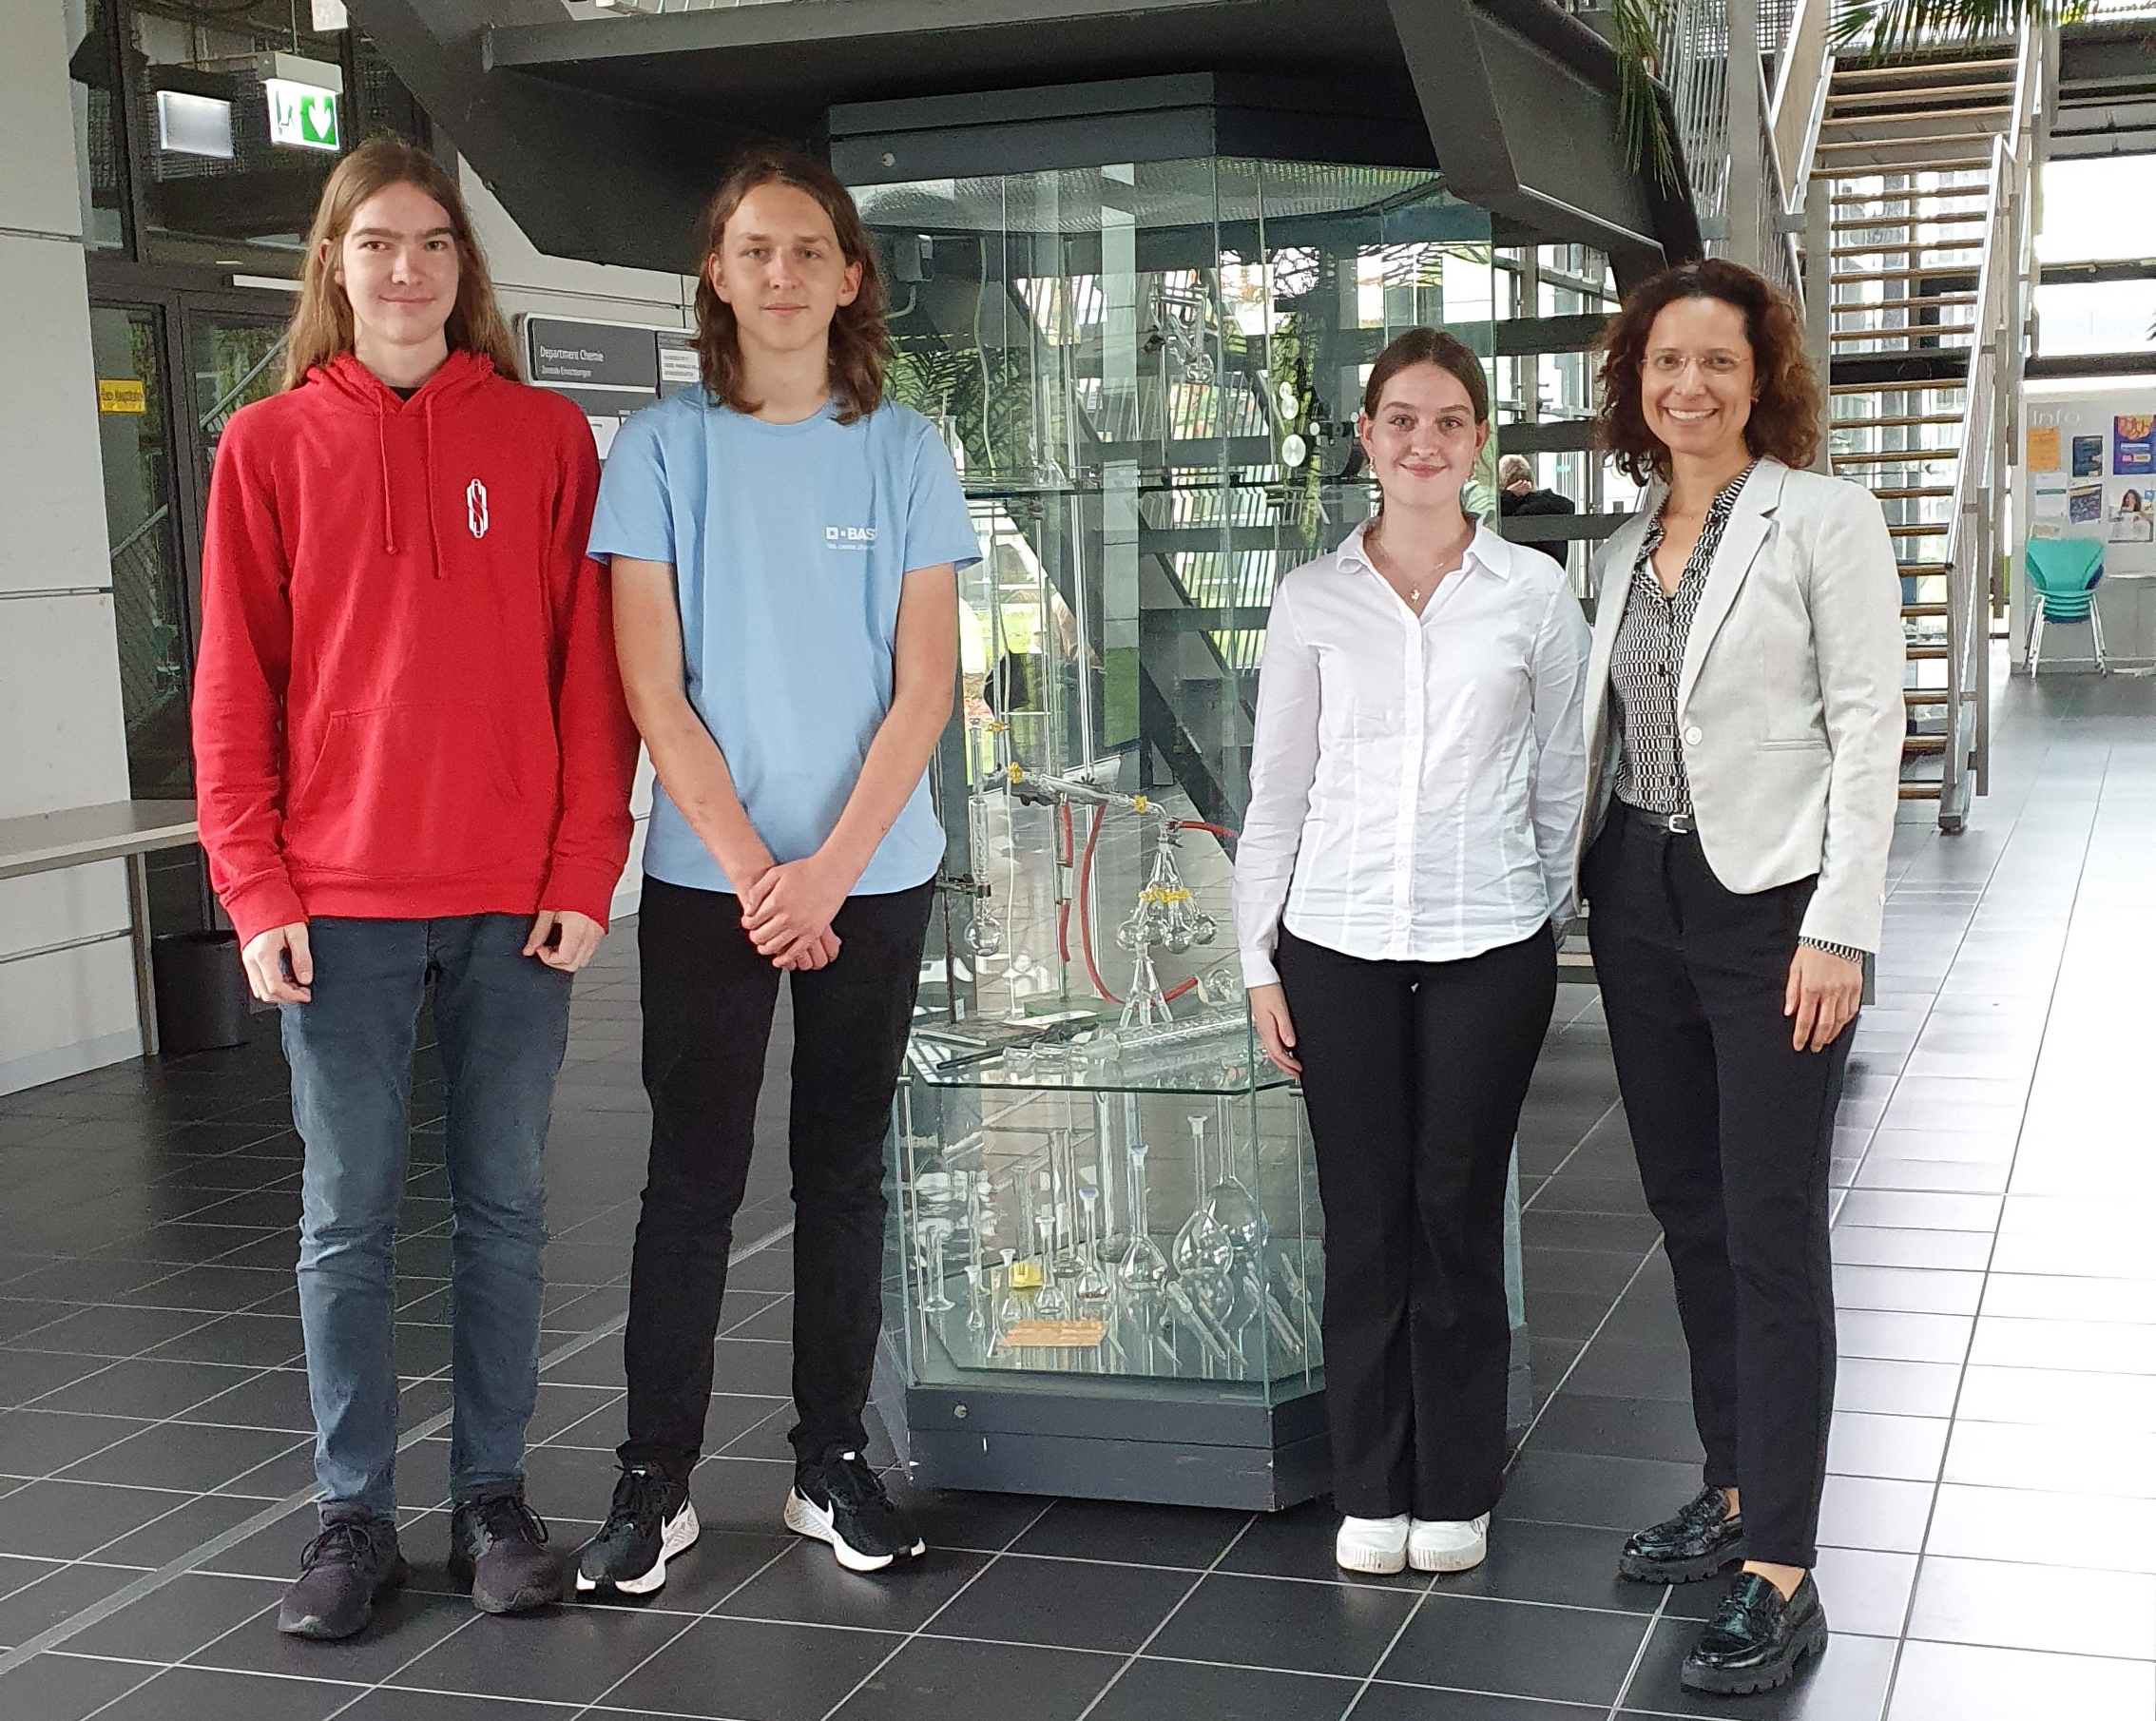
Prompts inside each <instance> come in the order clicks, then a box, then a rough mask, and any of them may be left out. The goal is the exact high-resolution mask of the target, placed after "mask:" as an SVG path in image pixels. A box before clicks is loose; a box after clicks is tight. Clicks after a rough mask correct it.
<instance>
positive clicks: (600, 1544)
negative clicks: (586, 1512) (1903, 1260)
mask: <svg viewBox="0 0 2156 1721" xmlns="http://www.w3.org/2000/svg"><path fill="white" fill-rule="evenodd" d="M699 1534H700V1526H699V1525H698V1523H697V1521H696V1507H695V1505H694V1503H693V1502H691V1500H690V1499H689V1492H688V1486H687V1484H686V1483H683V1482H675V1481H668V1480H667V1479H666V1478H665V1477H664V1475H663V1474H661V1472H660V1471H659V1470H658V1469H656V1468H655V1467H653V1466H652V1465H649V1464H629V1465H626V1466H625V1467H624V1468H623V1470H622V1479H621V1480H620V1481H618V1482H616V1483H615V1484H614V1503H613V1506H612V1509H611V1510H609V1511H608V1512H607V1514H606V1522H605V1523H603V1524H601V1525H600V1526H599V1534H598V1535H596V1536H594V1537H592V1538H591V1539H590V1540H589V1541H588V1542H587V1543H585V1546H584V1552H583V1553H581V1554H580V1555H578V1556H577V1560H576V1588H577V1594H578V1595H589V1594H590V1593H591V1592H592V1591H593V1590H617V1591H619V1592H620V1593H621V1594H623V1595H651V1594H653V1593H654V1592H655V1591H658V1590H660V1589H662V1588H664V1585H665V1582H666V1562H667V1561H668V1560H669V1559H672V1558H673V1557H675V1556H677V1555H679V1554H684V1553H686V1552H687V1551H688V1550H689V1549H690V1548H691V1547H693V1546H695V1544H696V1538H697V1536H698V1535H699Z"/></svg>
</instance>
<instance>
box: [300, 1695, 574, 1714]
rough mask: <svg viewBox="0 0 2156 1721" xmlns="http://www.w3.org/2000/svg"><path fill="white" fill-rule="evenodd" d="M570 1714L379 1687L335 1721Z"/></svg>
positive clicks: (529, 1705) (554, 1708)
mask: <svg viewBox="0 0 2156 1721" xmlns="http://www.w3.org/2000/svg"><path fill="white" fill-rule="evenodd" d="M574 1712H575V1711H570V1710H565V1709H563V1708H561V1707H559V1706H558V1705H555V1704H550V1703H549V1704H539V1703H519V1702H516V1701H514V1700H512V1699H510V1698H508V1697H466V1696H459V1695H456V1694H454V1693H452V1692H408V1691H398V1690H396V1689H395V1688H393V1687H382V1688H379V1689H377V1690H375V1691H371V1692H367V1693H366V1694H365V1695H363V1696H361V1697H360V1698H359V1699H358V1701H357V1702H356V1703H354V1704H353V1705H352V1707H351V1708H350V1709H346V1710H339V1711H337V1721H563V1717H565V1716H567V1715H569V1714H572V1713H574Z"/></svg>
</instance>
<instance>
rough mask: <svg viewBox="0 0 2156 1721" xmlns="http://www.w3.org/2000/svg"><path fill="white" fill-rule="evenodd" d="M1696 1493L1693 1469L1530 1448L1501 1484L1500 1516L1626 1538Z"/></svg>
mask: <svg viewBox="0 0 2156 1721" xmlns="http://www.w3.org/2000/svg"><path fill="white" fill-rule="evenodd" d="M1699 1491H1700V1472H1699V1467H1698V1466H1697V1465H1695V1464H1680V1463H1673V1462H1669V1461H1667V1460H1658V1459H1638V1458H1608V1457H1604V1456H1600V1455H1596V1454H1590V1453H1577V1452H1541V1451H1536V1450H1534V1449H1533V1447H1532V1445H1531V1443H1530V1449H1529V1451H1528V1453H1527V1456H1526V1457H1524V1458H1523V1459H1521V1460H1520V1462H1519V1464H1518V1466H1517V1468H1515V1469H1514V1470H1513V1472H1512V1475H1511V1479H1510V1480H1509V1481H1508V1482H1507V1483H1506V1486H1505V1500H1504V1515H1505V1516H1506V1517H1508V1518H1536V1519H1538V1520H1540V1521H1542V1522H1544V1523H1556V1524H1590V1525H1598V1526H1600V1527H1602V1528H1604V1529H1608V1530H1622V1531H1626V1532H1627V1533H1628V1532H1630V1531H1633V1530H1636V1529H1638V1528H1639V1527H1640V1526H1641V1525H1642V1524H1651V1523H1656V1522H1658V1521H1660V1520H1661V1519H1663V1518H1667V1517H1668V1516H1669V1514H1670V1513H1672V1512H1674V1511H1675V1510H1676V1509H1677V1508H1678V1507H1679V1506H1681V1505H1683V1504H1684V1502H1685V1501H1686V1500H1687V1499H1691V1498H1692V1496H1693V1495H1695V1494H1697V1493H1698V1492H1699Z"/></svg>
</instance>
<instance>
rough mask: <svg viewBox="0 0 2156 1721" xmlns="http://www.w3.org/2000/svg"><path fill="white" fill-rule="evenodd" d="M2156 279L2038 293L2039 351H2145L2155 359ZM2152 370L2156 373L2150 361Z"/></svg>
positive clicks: (2043, 289) (2097, 283)
mask: <svg viewBox="0 0 2156 1721" xmlns="http://www.w3.org/2000/svg"><path fill="white" fill-rule="evenodd" d="M2152 327H2156V280H2102V281H2078V282H2071V283H2064V284H2061V285H2058V286H2050V287H2038V288H2037V289H2036V350H2037V351H2038V352H2039V353H2042V354H2043V355H2044V356H2045V357H2047V358H2054V357H2057V356H2059V355H2062V354H2069V355H2070V354H2074V353H2147V354H2149V355H2151V358H2156V340H2151V339H2150V338H2149V337H2150V331H2151V328H2152ZM2150 368H2151V369H2156V363H2152V364H2151V366H2150Z"/></svg>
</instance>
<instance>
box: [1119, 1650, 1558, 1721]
mask: <svg viewBox="0 0 2156 1721" xmlns="http://www.w3.org/2000/svg"><path fill="white" fill-rule="evenodd" d="M1358 1685H1359V1682H1358V1681H1357V1680H1353V1679H1328V1678H1325V1677H1322V1676H1321V1675H1319V1674H1317V1673H1279V1672H1275V1671H1270V1670H1261V1669H1259V1668H1248V1667H1219V1666H1213V1665H1209V1664H1205V1663H1200V1662H1191V1661H1159V1660H1154V1659H1152V1658H1150V1657H1147V1658H1145V1659H1142V1660H1138V1661H1134V1662H1132V1663H1131V1664H1130V1666H1129V1667H1127V1668H1126V1669H1125V1670H1124V1673H1123V1675H1122V1677H1121V1678H1119V1679H1117V1680H1116V1682H1115V1683H1114V1684H1113V1685H1111V1686H1110V1687H1109V1688H1108V1689H1107V1692H1106V1693H1105V1694H1104V1695H1103V1696H1102V1698H1101V1700H1100V1703H1099V1704H1098V1705H1097V1706H1096V1707H1095V1708H1094V1710H1093V1712H1092V1714H1091V1716H1090V1717H1089V1718H1088V1721H1165V1717H1169V1716H1192V1717H1198V1716H1203V1717H1204V1721H1339V1717H1340V1715H1341V1713H1342V1712H1343V1711H1345V1710H1346V1708H1347V1706H1348V1704H1349V1702H1350V1701H1351V1700H1353V1698H1354V1697H1355V1694H1356V1692H1357V1689H1358ZM1356 1712H1357V1714H1360V1713H1361V1712H1362V1711H1361V1709H1360V1708H1358V1709H1357V1711H1356ZM1550 1721H1561V1718H1560V1717H1557V1716H1551V1717H1550Z"/></svg>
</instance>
